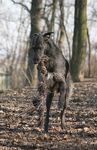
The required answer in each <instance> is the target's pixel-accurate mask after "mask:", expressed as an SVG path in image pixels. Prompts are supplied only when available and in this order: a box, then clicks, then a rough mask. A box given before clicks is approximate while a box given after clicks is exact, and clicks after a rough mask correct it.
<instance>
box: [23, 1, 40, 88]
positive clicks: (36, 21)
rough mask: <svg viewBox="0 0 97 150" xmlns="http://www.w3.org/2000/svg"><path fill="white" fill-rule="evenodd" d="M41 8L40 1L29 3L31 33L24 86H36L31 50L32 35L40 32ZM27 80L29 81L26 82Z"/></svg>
mask: <svg viewBox="0 0 97 150" xmlns="http://www.w3.org/2000/svg"><path fill="white" fill-rule="evenodd" d="M41 7H42V0H32V2H31V11H30V12H31V13H30V17H31V32H30V43H29V50H28V66H27V80H26V85H29V82H30V83H31V84H34V85H33V86H36V84H37V76H38V75H37V74H38V73H37V69H36V66H35V65H34V63H33V49H32V42H31V39H32V35H33V34H34V33H37V32H40V29H41V23H40V21H41ZM28 80H29V81H28ZM31 84H30V85H31Z"/></svg>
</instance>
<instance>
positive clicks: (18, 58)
mask: <svg viewBox="0 0 97 150" xmlns="http://www.w3.org/2000/svg"><path fill="white" fill-rule="evenodd" d="M96 24H97V1H96V0H93V1H91V0H79V1H77V0H69V1H68V0H48V1H46V0H7V1H6V0H2V1H0V38H1V40H0V66H1V67H0V85H1V87H2V84H5V87H4V88H7V87H11V88H14V87H23V86H24V85H32V84H36V83H37V69H36V67H35V66H34V64H33V50H32V45H31V37H32V35H33V33H36V32H43V31H54V36H53V39H54V41H55V42H56V43H57V45H58V46H59V47H60V48H61V49H62V52H63V54H64V56H65V57H66V58H67V59H68V60H69V61H70V66H71V72H72V77H73V80H74V81H81V80H83V79H84V77H96V75H97V69H96V60H97V52H96V49H97V43H96V41H97V39H96V30H97V29H96V27H95V26H96ZM5 79H6V80H5ZM9 80H10V82H8V81H9ZM5 81H6V83H5ZM33 81H34V83H33ZM6 84H10V86H8V85H6Z"/></svg>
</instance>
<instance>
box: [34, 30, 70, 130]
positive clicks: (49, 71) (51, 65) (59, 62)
mask: <svg viewBox="0 0 97 150" xmlns="http://www.w3.org/2000/svg"><path fill="white" fill-rule="evenodd" d="M51 34H52V32H48V33H44V34H43V33H37V34H34V35H33V37H32V46H33V51H34V63H35V64H38V70H39V71H38V72H39V83H41V84H40V86H38V87H42V88H43V89H45V88H44V86H42V85H47V86H48V92H47V97H46V118H45V124H44V130H45V132H48V124H49V112H50V107H51V103H52V99H53V96H54V93H55V91H57V92H58V93H60V96H59V107H60V110H61V115H60V119H61V128H62V129H63V128H64V127H65V120H64V119H65V114H64V112H65V109H66V106H67V97H68V95H69V93H70V92H69V91H70V84H68V83H70V81H71V78H70V71H69V63H68V61H67V60H66V59H65V58H64V56H63V54H62V51H61V49H60V48H59V47H58V46H57V45H56V44H55V43H54V41H53V40H52V38H51V37H50V35H51ZM44 55H45V56H46V58H47V61H46V62H43V60H42V58H43V56H44ZM43 64H44V65H43ZM43 66H44V68H45V69H43V68H42V67H43ZM44 70H45V71H46V74H44V73H43V71H44ZM45 79H46V80H45ZM44 81H47V82H44ZM43 83H44V84H43ZM45 83H46V84H45ZM42 88H41V89H42ZM38 89H39V88H38ZM39 90H40V89H39ZM44 91H45V90H44ZM44 91H43V94H44ZM40 93H42V92H41V90H40ZM42 114H43V113H42ZM42 117H43V116H42Z"/></svg>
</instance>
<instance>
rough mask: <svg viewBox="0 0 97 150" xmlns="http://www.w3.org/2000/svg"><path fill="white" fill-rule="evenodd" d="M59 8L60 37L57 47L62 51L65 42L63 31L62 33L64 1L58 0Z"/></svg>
mask: <svg viewBox="0 0 97 150" xmlns="http://www.w3.org/2000/svg"><path fill="white" fill-rule="evenodd" d="M59 6H60V37H59V42H58V43H59V46H60V48H61V49H64V41H65V31H64V0H59Z"/></svg>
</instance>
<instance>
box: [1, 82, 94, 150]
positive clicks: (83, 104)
mask: <svg viewBox="0 0 97 150" xmlns="http://www.w3.org/2000/svg"><path fill="white" fill-rule="evenodd" d="M33 94H34V90H33V89H32V88H31V87H30V88H29V87H25V88H23V89H18V90H6V91H5V92H1V93H0V150H34V149H35V150H97V80H95V79H87V80H85V81H83V82H80V83H75V84H74V92H73V95H72V97H71V99H70V104H69V107H68V108H67V110H66V127H65V129H64V130H63V131H62V130H61V129H60V120H59V112H58V111H57V109H56V107H57V101H54V102H53V105H52V109H51V115H50V125H49V133H48V134H44V132H43V131H41V130H40V129H38V128H36V123H37V121H36V120H37V112H36V111H35V110H34V106H33V103H32V98H33ZM55 99H56V97H55Z"/></svg>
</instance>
